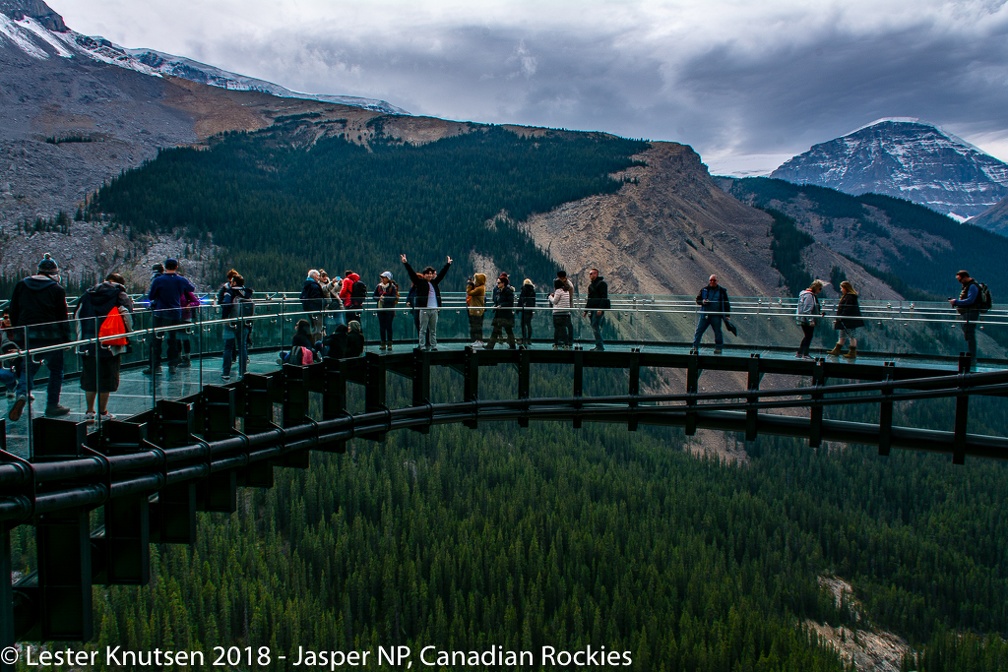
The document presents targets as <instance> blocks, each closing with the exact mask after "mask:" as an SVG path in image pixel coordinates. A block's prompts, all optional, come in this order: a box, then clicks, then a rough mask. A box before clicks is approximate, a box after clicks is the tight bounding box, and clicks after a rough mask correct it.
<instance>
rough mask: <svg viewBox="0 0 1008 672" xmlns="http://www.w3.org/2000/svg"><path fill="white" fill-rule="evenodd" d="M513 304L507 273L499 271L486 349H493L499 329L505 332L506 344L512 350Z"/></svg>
mask: <svg viewBox="0 0 1008 672" xmlns="http://www.w3.org/2000/svg"><path fill="white" fill-rule="evenodd" d="M514 305H515V294H514V288H513V287H512V286H511V281H510V280H509V279H508V274H507V273H501V274H500V276H499V277H498V278H497V291H495V292H494V317H493V331H491V332H490V340H488V341H487V350H493V349H494V346H495V345H497V341H498V340H500V338H501V335H502V334H501V330H502V329H503V330H504V331H506V332H507V337H508V346H509V347H510V348H511V349H512V350H514V349H515V348H516V347H517V346H516V345H515V335H514Z"/></svg>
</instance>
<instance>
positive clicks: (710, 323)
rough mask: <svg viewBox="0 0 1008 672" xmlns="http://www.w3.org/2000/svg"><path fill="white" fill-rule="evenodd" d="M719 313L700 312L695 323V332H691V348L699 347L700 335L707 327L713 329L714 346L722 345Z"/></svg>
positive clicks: (722, 337) (722, 338)
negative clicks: (698, 318)
mask: <svg viewBox="0 0 1008 672" xmlns="http://www.w3.org/2000/svg"><path fill="white" fill-rule="evenodd" d="M722 319H723V318H722V316H721V315H711V314H710V313H700V320H699V321H698V322H697V325H696V333H694V334H693V349H694V350H696V349H697V348H699V347H700V337H701V336H703V334H704V332H705V331H707V327H710V328H711V329H713V330H714V346H715V347H718V348H720V347H721V346H722V345H724V336H722V334H721V320H722Z"/></svg>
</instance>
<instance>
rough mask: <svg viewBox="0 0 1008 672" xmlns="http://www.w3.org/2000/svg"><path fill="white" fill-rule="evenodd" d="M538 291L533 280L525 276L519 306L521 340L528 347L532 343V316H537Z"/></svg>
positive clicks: (519, 295) (519, 296)
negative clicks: (535, 309)
mask: <svg viewBox="0 0 1008 672" xmlns="http://www.w3.org/2000/svg"><path fill="white" fill-rule="evenodd" d="M535 307H536V291H535V285H533V284H532V280H531V279H529V278H525V282H523V283H522V288H521V292H519V294H518V308H519V310H520V312H521V334H522V335H521V342H522V345H524V346H525V347H526V348H527V347H529V346H531V345H532V318H533V317H535V311H534V310H532V309H533V308H535Z"/></svg>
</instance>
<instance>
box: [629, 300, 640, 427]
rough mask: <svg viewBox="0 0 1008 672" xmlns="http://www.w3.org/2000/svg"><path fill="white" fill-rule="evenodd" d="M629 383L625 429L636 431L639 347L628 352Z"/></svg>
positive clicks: (638, 390) (638, 394) (638, 393)
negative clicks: (628, 401)
mask: <svg viewBox="0 0 1008 672" xmlns="http://www.w3.org/2000/svg"><path fill="white" fill-rule="evenodd" d="M636 302H637V299H636V298H634V304H635V306H636ZM629 368H630V371H629V374H630V385H629V387H628V389H627V393H628V394H629V395H630V403H629V404H628V411H629V412H628V413H627V431H630V432H636V431H637V426H638V419H637V407H638V401H637V397H638V396H640V349H639V348H634V349H633V350H631V352H630V367H629Z"/></svg>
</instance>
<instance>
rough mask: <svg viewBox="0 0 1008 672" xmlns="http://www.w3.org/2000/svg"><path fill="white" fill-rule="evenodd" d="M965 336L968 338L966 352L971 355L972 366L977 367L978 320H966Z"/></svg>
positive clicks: (963, 326) (964, 324)
mask: <svg viewBox="0 0 1008 672" xmlns="http://www.w3.org/2000/svg"><path fill="white" fill-rule="evenodd" d="M962 330H963V338H965V339H966V352H968V353H969V356H970V368H974V367H976V356H977V343H976V322H975V321H973V320H969V319H968V320H966V321H965V322H963V325H962Z"/></svg>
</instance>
